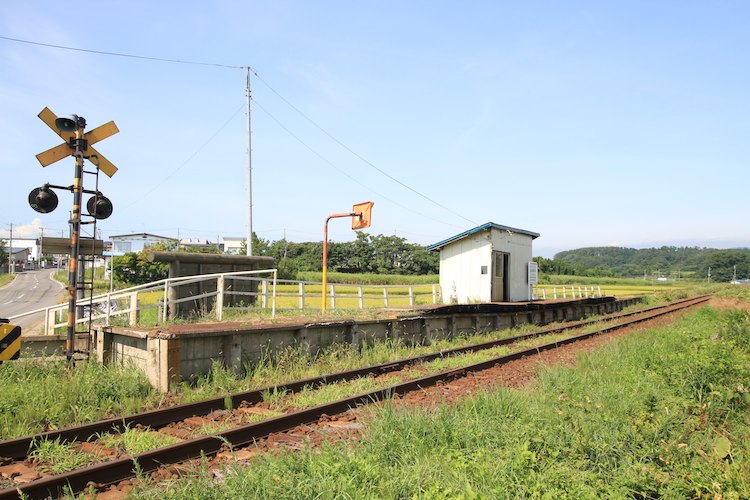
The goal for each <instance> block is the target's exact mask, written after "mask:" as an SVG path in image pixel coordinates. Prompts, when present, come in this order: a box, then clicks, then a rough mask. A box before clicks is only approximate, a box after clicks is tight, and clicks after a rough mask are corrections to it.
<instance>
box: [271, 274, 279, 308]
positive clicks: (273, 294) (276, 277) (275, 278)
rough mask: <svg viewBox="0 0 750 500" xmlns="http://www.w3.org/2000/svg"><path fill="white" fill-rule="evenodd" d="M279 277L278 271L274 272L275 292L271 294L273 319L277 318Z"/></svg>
mask: <svg viewBox="0 0 750 500" xmlns="http://www.w3.org/2000/svg"><path fill="white" fill-rule="evenodd" d="M278 278H279V275H278V271H277V270H276V269H274V270H273V291H272V292H271V317H272V318H275V317H276V282H277V281H278Z"/></svg>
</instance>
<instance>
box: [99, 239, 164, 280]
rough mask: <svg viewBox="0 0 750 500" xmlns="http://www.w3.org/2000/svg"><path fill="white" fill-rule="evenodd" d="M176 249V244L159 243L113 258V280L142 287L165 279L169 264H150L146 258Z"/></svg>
mask: <svg viewBox="0 0 750 500" xmlns="http://www.w3.org/2000/svg"><path fill="white" fill-rule="evenodd" d="M175 248H176V242H166V243H163V242H159V243H154V244H153V245H149V246H147V247H144V249H143V250H141V251H140V252H138V253H136V252H128V253H126V254H125V255H122V256H119V257H115V258H114V260H113V261H112V268H113V272H114V276H113V277H114V279H115V280H117V281H119V282H121V283H125V284H128V285H143V284H144V283H150V282H152V281H158V280H162V279H165V278H167V277H168V276H169V264H167V263H166V262H150V261H149V260H148V258H147V256H148V254H149V253H151V252H171V251H174V249H175Z"/></svg>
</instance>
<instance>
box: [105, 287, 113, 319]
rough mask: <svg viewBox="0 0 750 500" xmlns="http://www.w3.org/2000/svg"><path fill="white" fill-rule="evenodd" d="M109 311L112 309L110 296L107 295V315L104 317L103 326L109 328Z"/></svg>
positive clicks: (109, 294)
mask: <svg viewBox="0 0 750 500" xmlns="http://www.w3.org/2000/svg"><path fill="white" fill-rule="evenodd" d="M111 309H112V294H111V293H108V294H107V315H106V316H105V323H104V324H105V325H107V326H109V317H110V315H111Z"/></svg>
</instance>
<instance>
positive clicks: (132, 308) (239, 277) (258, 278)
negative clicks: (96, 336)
mask: <svg viewBox="0 0 750 500" xmlns="http://www.w3.org/2000/svg"><path fill="white" fill-rule="evenodd" d="M228 281H255V282H257V283H258V285H257V289H256V291H254V292H242V291H235V290H233V288H234V287H232V286H231V284H229V283H227V282H228ZM202 282H207V284H206V285H205V286H204V288H208V289H210V291H207V292H204V293H199V294H195V295H191V296H189V297H183V298H180V299H174V298H172V297H173V296H177V295H179V294H175V293H173V292H174V290H175V289H176V288H178V287H180V286H186V285H194V284H196V283H202ZM227 285H229V286H227ZM321 285H322V283H316V282H306V281H289V280H278V279H277V278H276V270H275V269H265V270H261V271H238V272H233V273H217V274H204V275H200V276H184V277H180V278H169V279H164V280H159V281H155V282H152V283H147V284H145V285H139V286H134V287H131V288H126V289H123V290H118V291H115V292H111V293H105V294H101V295H96V296H94V297H93V298H92V299H88V298H86V299H80V300H79V301H78V306H79V308H80V310H81V311H82V314H81V313H79V314H77V315H76V316H77V318H76V323H77V324H85V323H87V322H88V321H89V319H90V320H91V321H92V322H95V323H97V324H104V325H110V324H111V323H112V321H113V320H114V321H115V322H116V323H117V324H127V325H128V326H137V325H140V324H141V322H142V320H144V319H145V317H146V316H148V320H147V323H148V324H161V323H166V322H167V321H169V319H170V314H169V310H170V306H176V305H177V304H180V303H182V302H189V301H196V300H204V299H207V298H210V297H215V302H214V304H213V308H212V310H211V311H210V314H212V315H214V316H215V317H216V319H217V320H219V321H221V320H222V319H223V318H224V313H225V311H229V310H233V311H250V310H256V311H257V310H265V311H268V312H270V315H271V317H272V318H273V317H275V316H276V311H279V310H319V309H320V305H321V288H320V287H321ZM279 289H281V291H280V290H279ZM290 289H293V291H291V290H290ZM424 289H427V290H428V291H426V292H425V291H420V290H424ZM228 296H241V297H247V298H248V300H247V302H246V303H245V304H247V305H244V304H243V305H235V306H229V305H228V303H229V302H230V301H229V300H227V297H228ZM290 299H291V300H290ZM327 299H328V304H329V306H330V308H331V309H337V308H338V309H363V308H365V307H391V306H394V305H396V303H397V304H402V305H404V306H407V305H408V306H412V307H413V306H415V305H417V304H418V303H421V304H424V303H432V304H437V303H438V302H439V300H440V287H439V285H389V286H379V285H370V286H367V285H350V284H336V283H333V284H329V286H328V294H327ZM351 299H354V300H351ZM240 300H241V299H240ZM280 301H281V302H282V305H283V307H278V305H279V304H278V303H279V302H280ZM235 302H236V301H235ZM165 306H166V307H165ZM149 311H154V312H149ZM67 312H68V303H67V302H65V303H63V304H58V305H55V306H50V307H46V308H43V309H37V310H34V311H30V312H27V313H24V314H19V315H16V316H11V317H9V318H8V319H9V320H10V321H11V322H14V321H17V320H18V319H21V318H24V319H25V320H26V321H25V322H26V323H27V324H29V323H34V326H33V327H30V328H25V330H24V331H37V330H40V331H41V333H42V334H45V335H51V334H54V333H55V330H56V329H61V328H65V327H67ZM32 317H33V319H32V320H31V321H29V320H30V319H31V318H32ZM89 317H90V318H89ZM58 333H59V332H58Z"/></svg>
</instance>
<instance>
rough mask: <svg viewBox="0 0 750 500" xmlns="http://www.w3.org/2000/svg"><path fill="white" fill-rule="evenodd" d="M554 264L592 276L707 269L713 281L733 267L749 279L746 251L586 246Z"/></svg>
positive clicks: (700, 273) (749, 258)
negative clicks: (603, 273) (603, 271)
mask: <svg viewBox="0 0 750 500" xmlns="http://www.w3.org/2000/svg"><path fill="white" fill-rule="evenodd" d="M555 262H557V263H558V264H557V267H558V268H566V267H570V268H573V269H575V270H577V271H578V272H583V274H592V273H591V272H590V271H591V270H599V271H602V270H608V271H610V272H612V273H615V274H618V275H621V276H643V275H644V274H648V275H653V274H660V275H665V276H669V275H674V276H676V275H677V274H678V273H679V274H682V275H685V274H688V275H691V274H692V275H694V276H695V277H700V278H705V277H707V276H708V271H709V267H710V268H711V280H712V281H730V280H731V279H732V278H733V277H734V273H735V266H736V273H737V278H738V279H743V278H748V277H750V249H748V248H739V249H730V250H720V249H717V248H700V247H667V246H664V247H661V248H641V249H636V248H625V247H588V248H578V249H576V250H566V251H564V252H559V253H557V254H555V257H554V259H552V261H551V262H550V263H549V264H552V263H555ZM543 267H544V266H543ZM553 267H554V266H553ZM543 270H544V269H543ZM587 271H589V272H587ZM593 274H602V273H601V272H600V273H593Z"/></svg>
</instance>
